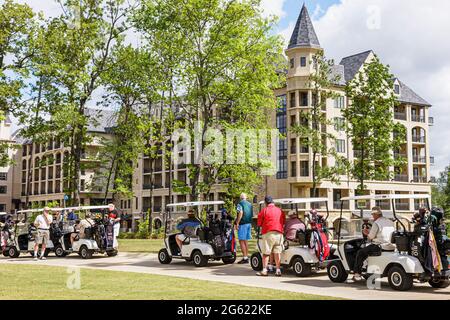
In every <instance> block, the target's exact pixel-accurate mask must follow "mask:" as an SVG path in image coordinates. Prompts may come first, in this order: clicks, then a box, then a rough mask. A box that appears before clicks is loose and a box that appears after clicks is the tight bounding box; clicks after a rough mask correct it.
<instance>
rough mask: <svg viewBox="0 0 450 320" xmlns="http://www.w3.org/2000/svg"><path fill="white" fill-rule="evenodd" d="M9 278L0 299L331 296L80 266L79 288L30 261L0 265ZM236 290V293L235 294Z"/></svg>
mask: <svg viewBox="0 0 450 320" xmlns="http://www.w3.org/2000/svg"><path fill="white" fill-rule="evenodd" d="M1 272H2V274H5V275H6V274H7V275H8V281H3V282H2V285H1V286H0V300H36V299H39V300H55V299H57V300H69V299H70V300H74V299H76V300H119V299H120V300H138V299H139V300H185V299H189V300H200V299H206V300H222V299H230V300H236V299H239V300H243V299H255V300H325V299H334V298H330V297H325V296H317V295H310V294H303V293H293V292H288V291H280V290H270V289H261V288H253V287H246V286H240V285H233V284H224V283H218V282H212V281H200V280H192V279H185V278H177V277H166V276H159V275H151V274H139V273H129V272H119V271H103V270H102V271H101V270H92V269H80V275H81V277H80V284H81V287H80V289H78V290H76V289H69V288H68V287H67V285H66V283H67V282H68V279H70V277H71V276H73V275H71V274H69V273H68V270H67V269H66V268H61V267H51V266H31V265H9V264H8V265H5V264H3V265H2V266H1ZM237 293H239V295H238V294H237Z"/></svg>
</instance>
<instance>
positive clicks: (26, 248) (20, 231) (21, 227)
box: [3, 209, 54, 258]
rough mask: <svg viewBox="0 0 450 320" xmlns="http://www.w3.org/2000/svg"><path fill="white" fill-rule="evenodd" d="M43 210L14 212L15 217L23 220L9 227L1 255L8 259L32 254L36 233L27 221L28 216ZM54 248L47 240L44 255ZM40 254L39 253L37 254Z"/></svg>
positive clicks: (31, 224)
mask: <svg viewBox="0 0 450 320" xmlns="http://www.w3.org/2000/svg"><path fill="white" fill-rule="evenodd" d="M42 211H44V209H30V210H20V211H16V215H23V216H24V219H23V220H21V221H19V220H16V221H14V222H13V225H10V226H9V230H8V239H6V240H5V246H4V249H3V255H4V256H6V257H10V258H17V257H19V256H20V254H25V253H29V254H31V255H33V254H34V237H35V234H36V232H37V230H36V227H35V226H34V225H33V222H30V221H28V218H29V215H32V214H34V213H38V212H42ZM53 248H54V246H53V242H52V241H51V240H50V239H49V240H48V242H47V247H46V250H45V253H44V255H45V256H47V255H48V253H49V252H50V251H52V250H53ZM39 254H40V253H39Z"/></svg>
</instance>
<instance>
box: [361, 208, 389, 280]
mask: <svg viewBox="0 0 450 320" xmlns="http://www.w3.org/2000/svg"><path fill="white" fill-rule="evenodd" d="M372 217H373V224H372V228H371V229H370V230H368V229H365V230H363V234H364V235H367V240H368V241H370V244H369V245H368V246H366V247H364V248H362V249H359V250H358V253H357V254H356V261H355V268H354V271H355V274H354V276H353V280H354V281H361V280H362V278H361V273H362V267H363V264H364V261H365V260H366V259H367V258H368V257H369V255H370V254H379V253H381V251H382V250H394V249H395V247H394V245H393V244H392V243H391V237H392V233H393V232H394V231H395V227H394V223H393V222H392V221H391V220H389V219H387V218H385V217H383V212H382V211H381V208H380V207H374V208H373V209H372Z"/></svg>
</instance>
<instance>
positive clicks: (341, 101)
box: [334, 96, 345, 109]
mask: <svg viewBox="0 0 450 320" xmlns="http://www.w3.org/2000/svg"><path fill="white" fill-rule="evenodd" d="M334 107H335V108H337V109H343V108H344V107H345V97H342V96H341V97H337V98H336V99H335V100H334Z"/></svg>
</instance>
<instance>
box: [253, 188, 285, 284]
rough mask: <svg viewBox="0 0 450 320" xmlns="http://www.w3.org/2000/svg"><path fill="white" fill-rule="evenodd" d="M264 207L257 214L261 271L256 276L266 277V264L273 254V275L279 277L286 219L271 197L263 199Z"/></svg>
mask: <svg viewBox="0 0 450 320" xmlns="http://www.w3.org/2000/svg"><path fill="white" fill-rule="evenodd" d="M264 202H265V203H266V207H265V208H264V209H262V210H261V212H260V213H259V214H258V227H261V229H262V230H261V234H262V245H261V251H262V255H263V270H262V271H261V272H258V273H257V275H258V276H263V277H267V275H268V271H267V264H268V260H269V257H270V255H271V254H272V253H273V255H274V259H275V265H276V272H275V275H276V276H277V277H281V270H280V264H281V261H280V259H281V252H282V251H283V231H284V224H285V221H286V217H285V216H284V214H283V212H282V211H281V209H280V208H277V207H276V206H275V204H274V203H273V200H272V197H270V196H267V197H266V198H265V199H264Z"/></svg>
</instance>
